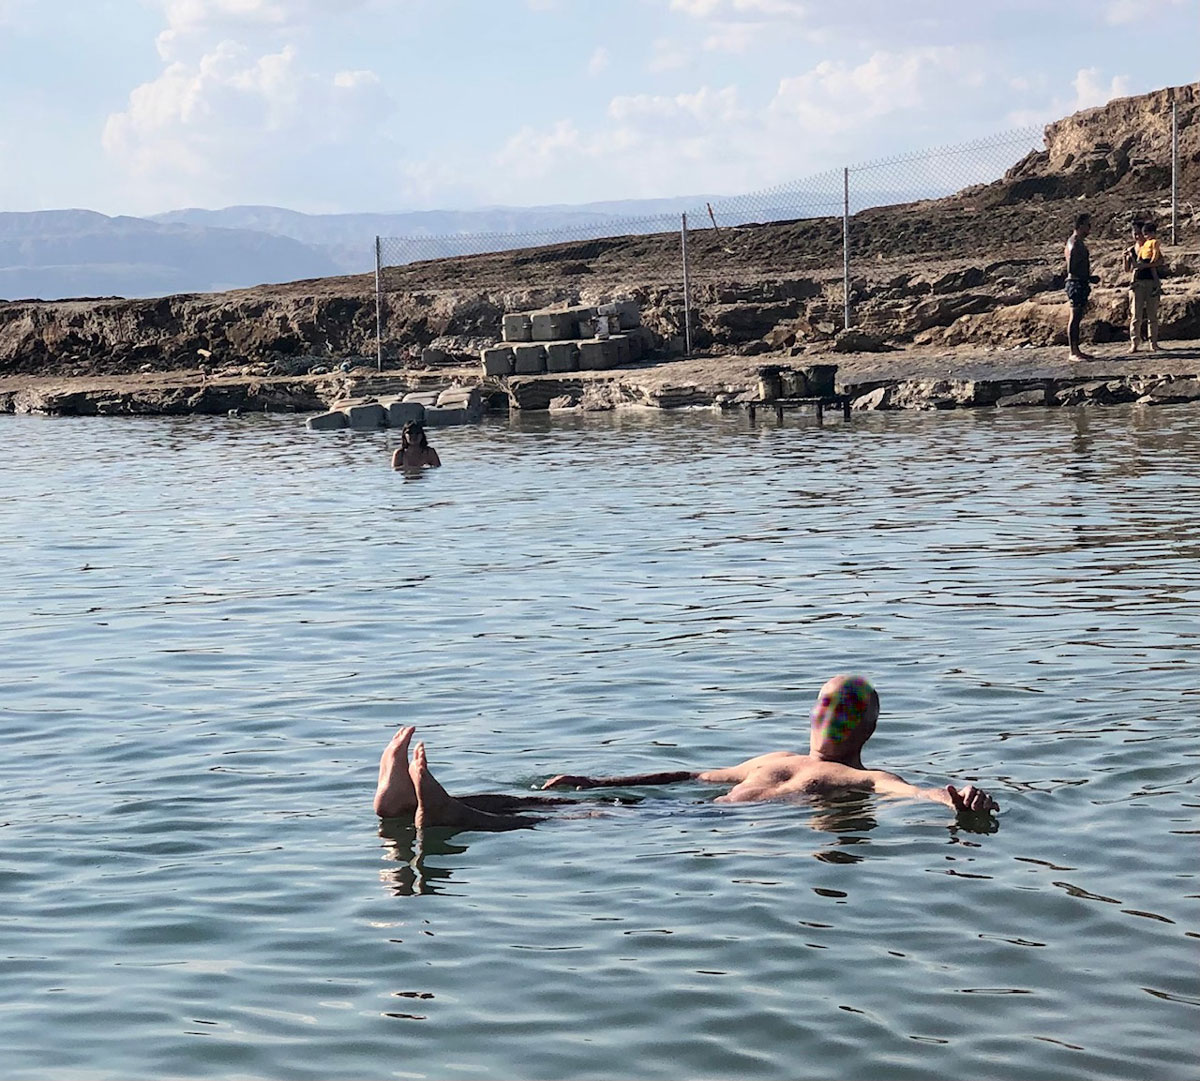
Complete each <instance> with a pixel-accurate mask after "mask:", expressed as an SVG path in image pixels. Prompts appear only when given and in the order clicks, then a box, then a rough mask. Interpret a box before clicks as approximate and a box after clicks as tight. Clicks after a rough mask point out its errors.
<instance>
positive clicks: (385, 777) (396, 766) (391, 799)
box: [375, 725, 417, 818]
mask: <svg viewBox="0 0 1200 1081" xmlns="http://www.w3.org/2000/svg"><path fill="white" fill-rule="evenodd" d="M415 731H416V729H415V728H413V726H412V725H408V726H406V727H404V728H401V729H400V731H399V732H397V733H396V734H395V735H394V736H393V737H392V742H391V743H389V744H388V745H387V746H386V747H385V748H384V749H383V754H382V756H380V759H379V784H378V785H377V787H376V788H375V813H376V814H377V815H379V817H380V818H396V817H397V816H399V815H406V814H412V812H413V811H415V810H416V809H417V793H416V792H415V791H414V790H413V783H412V778H411V777H409V775H408V743H409V740H411V739H412V737H413V733H414V732H415Z"/></svg>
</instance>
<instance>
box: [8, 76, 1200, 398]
mask: <svg viewBox="0 0 1200 1081" xmlns="http://www.w3.org/2000/svg"><path fill="white" fill-rule="evenodd" d="M1172 96H1173V97H1174V100H1175V101H1176V103H1177V107H1178V110H1179V120H1180V129H1181V132H1182V137H1181V146H1180V158H1181V161H1182V165H1183V169H1182V177H1183V180H1182V184H1181V191H1182V193H1183V196H1184V198H1183V205H1182V210H1183V214H1182V217H1181V221H1180V225H1181V237H1180V243H1179V244H1177V245H1175V246H1173V247H1172V246H1170V245H1169V244H1168V248H1167V250H1168V255H1169V259H1170V267H1169V271H1168V274H1167V275H1166V277H1165V281H1164V295H1163V301H1162V335H1163V338H1164V339H1165V340H1176V341H1178V340H1187V339H1196V338H1200V287H1198V286H1200V207H1198V206H1197V205H1196V201H1195V200H1197V197H1200V92H1198V89H1197V87H1196V86H1188V87H1182V88H1175V89H1174V90H1164V91H1158V92H1156V93H1154V94H1148V95H1143V96H1141V97H1137V98H1128V99H1121V100H1119V101H1115V102H1112V103H1110V104H1109V105H1107V106H1105V107H1103V108H1102V109H1093V110H1088V111H1086V112H1083V113H1079V114H1076V115H1075V116H1072V117H1068V118H1065V119H1063V120H1060V121H1057V122H1056V123H1054V124H1051V125H1049V127H1048V128H1047V129H1046V148H1045V150H1044V151H1041V152H1039V153H1037V154H1032V155H1029V156H1028V157H1027V158H1025V159H1024V160H1022V161H1021V162H1018V163H1017V164H1016V165H1015V166H1014V167H1013V168H1012V169H1011V170H1010V171H1009V173H1008V174H1007V175H1006V177H1005V178H1004V179H1002V180H1001V181H998V182H996V183H995V184H991V185H986V186H978V187H974V188H970V189H967V190H965V191H963V192H960V193H959V194H958V195H956V196H953V197H950V198H947V199H942V200H936V201H929V202H923V203H914V204H908V205H904V206H894V207H884V208H878V209H874V210H868V211H864V212H862V213H860V214H858V215H856V216H855V218H854V221H853V223H852V229H851V233H852V238H853V244H852V281H851V295H850V300H851V308H852V312H853V316H854V320H855V323H856V324H857V326H858V327H859V328H861V330H862V331H863V332H865V333H864V334H863V335H860V337H859V338H858V339H857V340H852V341H849V342H847V341H846V340H845V339H843V341H842V343H841V346H842V347H854V346H857V347H859V348H866V349H872V350H880V351H881V352H879V353H878V355H877V360H876V362H875V363H877V364H879V365H882V366H884V367H886V366H887V364H888V363H889V362H892V363H895V364H897V365H899V364H900V363H901V359H902V357H903V356H905V355H907V354H911V353H913V352H914V351H915V352H916V354H918V355H925V354H930V355H932V354H939V353H940V352H941V351H947V352H952V353H954V354H955V355H958V356H960V357H963V358H967V359H970V358H973V357H974V358H978V356H979V355H980V354H981V353H986V352H988V351H989V350H1001V351H1004V350H1015V349H1016V348H1017V347H1020V346H1033V347H1049V346H1053V345H1056V344H1058V343H1061V342H1062V341H1064V332H1063V304H1062V292H1061V286H1062V268H1061V251H1062V244H1063V241H1064V239H1065V237H1066V235H1067V233H1068V232H1069V231H1070V227H1071V222H1072V220H1073V218H1074V216H1075V214H1076V213H1078V212H1079V210H1080V209H1082V208H1084V207H1086V208H1087V209H1088V210H1089V211H1091V213H1092V214H1093V216H1094V222H1095V224H1094V230H1093V240H1092V249H1093V259H1094V264H1095V269H1096V271H1097V272H1098V273H1099V274H1100V275H1101V278H1102V282H1101V285H1100V286H1099V287H1098V288H1097V289H1096V290H1095V291H1094V293H1093V309H1092V311H1091V312H1090V313H1089V316H1088V318H1087V320H1086V322H1085V341H1088V342H1092V343H1105V342H1113V343H1117V342H1121V341H1123V340H1124V339H1125V337H1126V333H1127V331H1126V324H1127V321H1128V307H1127V303H1128V302H1127V297H1126V290H1125V275H1124V273H1123V272H1122V270H1121V267H1120V259H1121V252H1122V249H1123V247H1124V242H1125V238H1126V235H1127V229H1128V223H1129V221H1130V218H1131V216H1132V215H1134V214H1153V215H1156V216H1158V217H1159V220H1160V221H1162V220H1163V217H1164V206H1166V205H1169V190H1168V188H1167V186H1166V185H1167V184H1168V183H1169V172H1168V173H1166V174H1164V173H1163V171H1162V169H1163V163H1164V162H1168V163H1169V160H1170V153H1169V138H1170V104H1169V101H1170V98H1171V97H1172ZM1164 239H1166V240H1167V241H1169V239H1170V236H1169V232H1168V233H1167V235H1166V236H1165V237H1164ZM689 256H690V258H689V264H690V270H691V276H692V282H693V285H692V293H691V301H692V330H693V335H692V337H693V344H694V346H695V348H696V349H697V350H698V351H699V352H700V353H701V356H700V357H699V358H698V361H700V362H703V363H705V364H708V365H709V366H710V367H711V368H712V371H713V372H714V373H719V371H720V370H721V366H722V365H725V366H726V367H727V368H728V370H729V373H730V375H731V377H732V376H733V374H734V373H735V372H740V371H741V370H742V369H743V368H745V367H746V366H747V361H746V360H745V358H750V357H754V358H757V362H759V363H772V362H778V361H780V360H781V359H785V360H787V361H788V362H789V363H795V364H800V363H813V362H816V361H819V360H820V359H821V357H822V356H823V355H824V354H827V353H830V352H831V351H833V350H835V349H837V348H838V347H839V343H838V341H837V339H838V332H839V329H840V327H841V322H842V307H843V292H842V251H841V222H840V220H835V219H813V220H805V221H795V222H782V223H775V224H768V225H758V226H748V227H743V228H738V229H723V230H720V231H719V232H717V231H715V230H712V229H708V230H698V231H696V232H694V233H692V234H690V239H689ZM679 279H680V267H679V238H678V236H677V235H675V234H662V235H657V236H637V237H615V238H607V239H605V240H599V241H588V242H586V243H575V244H564V245H558V246H552V247H546V248H540V249H534V250H527V251H518V252H502V253H495V254H491V255H483V256H471V257H465V258H459V259H446V260H438V261H436V262H428V263H420V264H412V265H409V266H406V267H398V268H391V269H390V270H388V271H387V273H386V276H385V287H386V293H385V300H386V306H385V311H386V320H385V327H384V334H383V338H384V355H385V362H386V365H387V366H388V367H389V368H393V369H397V370H400V371H411V372H412V374H413V376H414V379H415V378H416V377H417V375H418V373H417V371H416V369H417V368H419V367H421V366H423V365H427V364H428V361H429V356H430V354H426V358H425V360H424V361H422V360H421V354H422V351H423V350H425V349H428V348H431V347H432V348H434V349H437V350H438V351H439V352H438V354H434V355H435V356H437V357H438V360H439V361H440V363H442V364H444V365H445V368H446V370H445V375H446V376H448V377H449V376H454V377H464V378H465V377H469V375H470V373H471V371H472V370H473V368H474V366H475V358H476V356H477V350H478V348H479V347H480V346H481V345H482V344H485V343H489V342H490V341H492V340H495V339H496V338H497V337H499V333H500V320H501V317H502V315H503V314H504V312H506V311H513V310H528V309H530V308H534V307H539V306H543V305H549V304H554V303H557V302H579V301H582V302H585V303H586V302H595V301H598V300H604V299H610V298H612V297H613V296H616V295H623V296H630V297H633V298H635V299H636V300H637V301H638V302H639V303H640V305H641V307H642V310H643V317H644V320H645V321H646V323H647V324H648V325H649V326H650V327H651V328H652V329H653V330H655V331H656V332H657V333H658V334H659V335H660V336H661V337H662V339H663V341H664V343H670V342H671V341H672V340H673V339H676V340H677V339H678V338H679V336H680V335H681V334H682V330H683V309H684V306H683V293H682V286H681V282H680V280H679ZM376 345H377V342H376V327H375V297H374V281H373V279H372V278H370V277H367V276H355V277H343V278H327V279H319V280H313V281H299V282H293V283H289V284H286V285H278V286H263V287H260V288H256V289H248V290H237V291H233V292H228V293H219V294H203V295H197V294H191V295H181V296H171V297H164V298H161V299H153V300H130V301H127V300H119V299H94V300H72V301H58V302H41V301H13V302H7V303H0V383H3V384H4V386H0V408H2V407H4V405H5V403H6V402H7V403H8V407H9V408H13V407H14V406H13V404H12V403H13V402H14V401H15V399H14V397H13V395H14V394H15V392H16V389H20V385H25V384H29V381H30V380H35V381H37V382H39V383H41V382H43V381H44V380H45V379H46V378H48V377H52V378H53V379H54V380H56V381H62V380H75V379H85V378H92V379H95V378H97V377H107V378H108V381H109V384H110V385H111V380H112V377H118V376H120V377H127V378H128V377H137V378H139V379H142V380H147V379H153V378H155V377H157V376H165V374H166V373H182V372H189V371H190V372H192V373H193V375H194V378H192V383H191V384H189V385H192V390H191V391H190V392H189V393H188V394H185V395H182V396H181V397H178V398H177V399H172V402H173V405H172V408H178V409H179V410H180V411H187V410H188V409H198V408H200V407H201V406H203V407H204V409H205V410H206V411H213V412H216V411H220V410H221V406H222V404H223V403H224V402H225V401H226V399H225V398H223V397H222V396H221V394H220V393H218V392H217V391H216V390H214V389H213V388H214V387H217V386H221V385H224V384H225V383H228V382H229V381H238V380H241V381H242V382H243V383H245V382H247V381H251V382H257V383H258V385H259V387H260V388H261V387H262V386H264V385H266V384H268V383H270V384H271V385H272V386H274V387H275V388H276V389H275V390H273V391H271V394H272V395H274V398H273V399H272V400H275V401H277V402H278V403H279V406H278V407H280V408H301V407H312V408H315V407H316V406H303V405H302V403H303V402H305V401H307V400H309V399H306V398H305V397H304V395H305V394H307V393H308V391H305V392H303V393H302V392H300V391H299V390H295V391H292V390H289V391H287V393H286V394H285V393H284V390H283V388H285V387H286V385H287V382H286V381H287V380H289V379H293V378H294V377H296V376H298V375H300V374H302V373H308V372H310V371H313V370H314V369H315V370H316V372H317V373H318V374H317V375H316V376H315V377H312V378H310V379H309V380H308V382H309V383H311V384H312V385H313V386H314V387H316V388H317V389H316V390H314V391H313V392H312V397H313V398H319V397H321V396H322V395H326V394H327V393H328V392H329V386H327V385H326V384H323V383H320V380H321V379H322V378H323V377H324V376H323V373H322V372H321V369H328V370H329V371H330V373H332V374H337V371H338V369H339V368H340V366H341V365H342V364H343V363H345V362H346V361H347V360H349V362H350V363H351V364H354V363H359V362H363V361H365V362H366V363H369V364H372V365H373V363H374V357H375V352H376ZM1004 355H1008V354H1007V353H1005V354H1004ZM734 358H738V359H737V360H736V362H735V359H734ZM793 358H795V359H793ZM842 363H843V364H844V365H845V364H846V363H847V358H842ZM1014 363H1015V361H1014ZM739 378H740V376H739ZM281 380H282V381H283V382H280V381H281ZM175 382H176V384H178V383H179V380H178V379H176V380H175ZM184 382H187V380H184ZM193 384H194V385H193ZM29 385H31V384H29ZM5 388H7V389H5ZM14 388H15V389H14ZM176 389H177V388H176ZM169 392H172V391H171V388H170V387H168V386H165V385H164V393H169ZM6 394H7V397H5V395H6ZM289 395H290V397H289ZM259 400H260V399H259V398H258V397H256V396H255V395H253V394H251V395H249V396H248V397H247V398H246V401H245V404H243V405H239V406H235V405H229V406H228V408H235V407H244V408H255V407H256V404H255V403H258V402H259ZM189 402H191V405H189V404H188V403H189ZM289 402H290V403H291V404H290V405H289V404H288V403H289ZM206 403H207V404H206ZM131 408H135V406H131Z"/></svg>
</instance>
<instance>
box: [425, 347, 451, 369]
mask: <svg viewBox="0 0 1200 1081" xmlns="http://www.w3.org/2000/svg"><path fill="white" fill-rule="evenodd" d="M421 363H422V364H423V365H424V366H425V367H426V368H436V367H437V366H438V365H439V364H445V363H446V351H445V350H444V349H434V348H433V347H432V346H431V347H430V348H428V349H422V350H421Z"/></svg>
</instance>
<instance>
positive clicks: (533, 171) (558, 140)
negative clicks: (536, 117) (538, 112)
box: [496, 120, 587, 176]
mask: <svg viewBox="0 0 1200 1081" xmlns="http://www.w3.org/2000/svg"><path fill="white" fill-rule="evenodd" d="M586 153H587V148H586V145H585V142H584V139H583V136H582V135H581V134H580V132H579V129H578V128H577V127H575V125H574V124H573V123H572V122H571V121H569V120H560V121H558V122H557V123H556V124H554V125H553V126H552V127H551V128H550V130H549V131H544V132H539V131H537V130H536V129H535V128H532V127H530V126H528V125H526V126H525V127H523V128H521V130H520V131H518V132H517V133H516V134H515V135H513V136H512V137H511V138H510V139H509V140H508V141H507V142H506V143H505V144H504V146H503V147H502V148H501V150H500V152H499V153H498V154H497V155H496V164H497V165H498V166H500V168H501V169H504V170H506V171H508V172H509V173H510V174H512V173H515V174H517V175H519V176H541V175H543V174H545V173H546V172H547V171H548V170H550V169H553V168H554V167H555V166H556V164H557V163H558V162H559V161H561V160H562V159H563V158H564V157H575V156H577V155H580V154H584V155H586Z"/></svg>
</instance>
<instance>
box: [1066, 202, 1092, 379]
mask: <svg viewBox="0 0 1200 1081" xmlns="http://www.w3.org/2000/svg"><path fill="white" fill-rule="evenodd" d="M1091 231H1092V216H1091V215H1090V214H1080V215H1079V217H1077V218H1076V219H1075V231H1074V232H1073V233H1072V234H1071V235H1070V237H1068V238H1067V245H1066V248H1064V249H1063V255H1064V256H1065V258H1066V261H1067V281H1066V290H1067V302H1068V304H1070V307H1071V314H1070V318H1069V319H1068V320H1067V344H1068V346H1069V347H1070V350H1071V359H1072V360H1094V359H1095V358H1094V357H1092V356H1091V355H1090V354H1089V353H1085V352H1084V351H1083V350H1082V349H1080V348H1079V325H1080V323H1082V322H1083V313H1084V312H1085V311H1086V310H1087V306H1088V297H1089V296H1090V295H1091V292H1092V286H1093V285H1095V284H1096V283H1097V282H1098V281H1099V280H1100V279H1099V278H1098V277H1096V275H1094V274H1093V273H1092V257H1091V253H1090V252H1089V251H1088V246H1087V236H1088V233H1090V232H1091Z"/></svg>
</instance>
